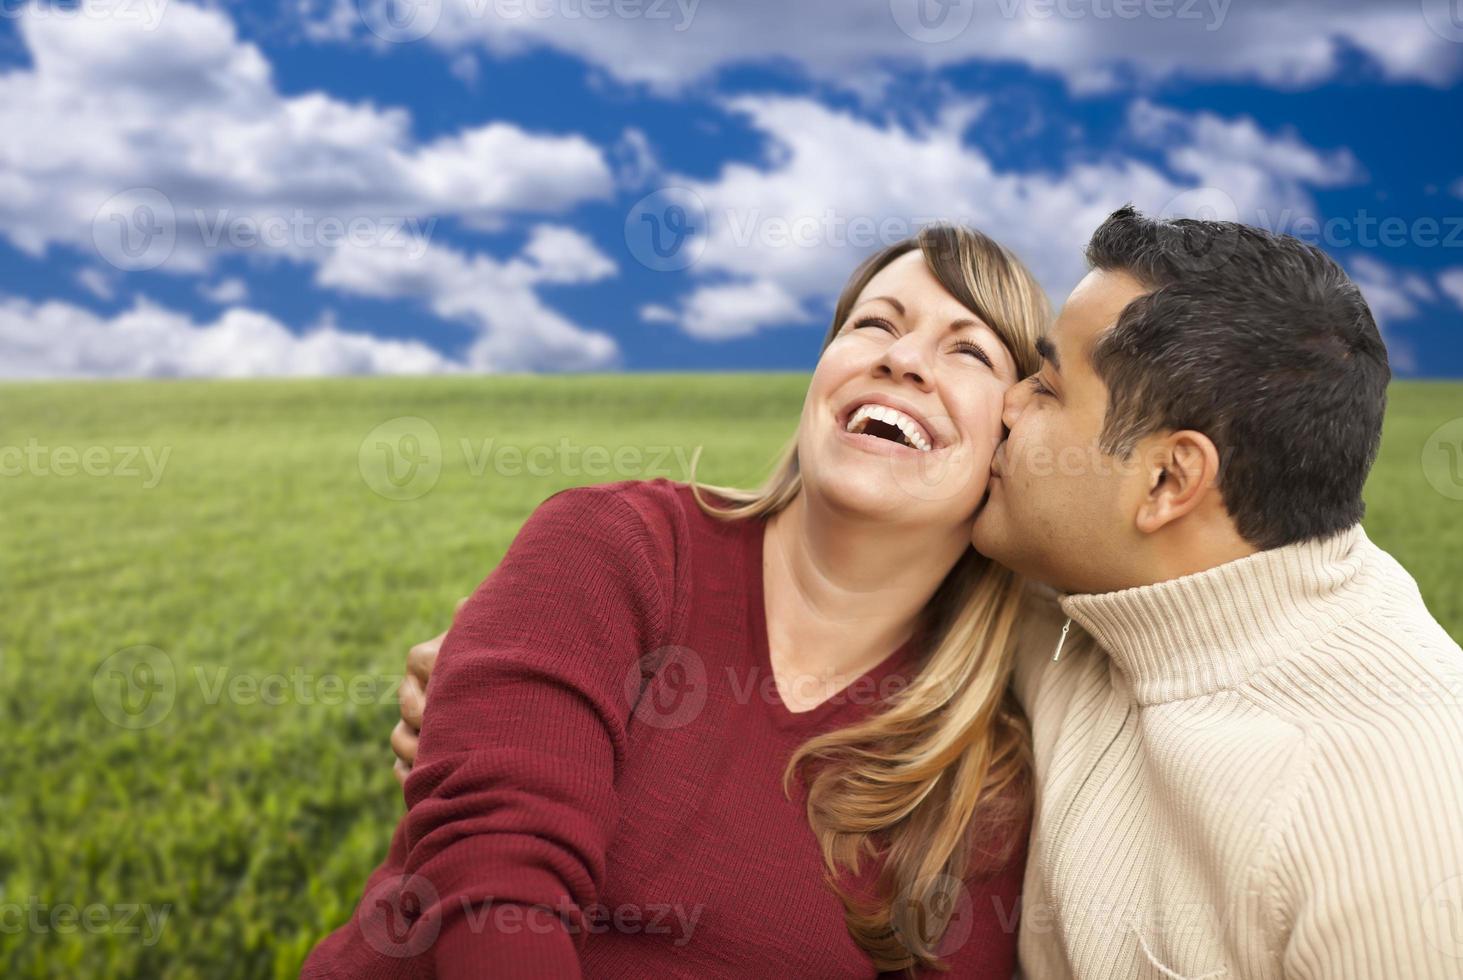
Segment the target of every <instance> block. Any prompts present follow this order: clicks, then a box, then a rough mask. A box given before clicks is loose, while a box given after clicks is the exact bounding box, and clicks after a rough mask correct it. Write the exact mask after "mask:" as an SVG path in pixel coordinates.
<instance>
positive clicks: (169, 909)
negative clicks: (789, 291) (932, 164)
mask: <svg viewBox="0 0 1463 980" xmlns="http://www.w3.org/2000/svg"><path fill="white" fill-rule="evenodd" d="M805 385H806V377H805V376H802V375H791V374H789V375H716V376H705V375H696V376H674V375H650V376H645V375H639V376H615V377H552V378H517V377H497V378H445V379H444V378H439V379H427V380H418V379H411V380H394V379H366V380H332V381H304V382H224V383H198V382H178V383H117V384H34V385H8V386H4V387H0V405H3V406H4V410H3V414H0V452H4V453H5V454H6V455H5V456H3V457H0V466H3V467H4V470H3V473H4V475H0V521H3V525H0V526H3V529H4V537H3V547H0V569H3V571H0V583H3V589H4V596H5V602H4V609H3V616H0V699H3V701H0V703H3V711H4V714H3V717H4V719H5V721H6V726H5V735H4V737H5V739H6V742H7V744H6V746H5V752H4V759H5V761H4V774H3V778H0V811H3V813H4V815H5V817H4V826H5V832H4V833H3V834H0V975H3V976H5V977H38V976H58V977H102V976H146V977H224V976H239V977H244V976H248V977H259V976H281V977H284V976H294V975H295V974H296V973H297V972H298V968H299V964H300V962H301V961H302V960H303V958H304V956H305V954H306V953H307V952H308V951H309V949H310V947H311V946H312V945H313V944H314V943H315V942H316V941H317V940H318V939H319V938H320V937H321V936H322V935H323V934H324V933H325V932H327V931H328V930H330V929H331V928H333V927H334V926H336V925H338V924H340V923H341V922H343V921H344V920H345V919H346V918H347V917H348V916H349V914H350V910H351V908H352V905H353V903H354V901H355V900H356V898H357V897H358V895H359V889H360V886H361V884H362V882H363V881H364V878H365V875H366V872H367V871H368V870H369V869H370V868H371V867H372V866H373V865H374V864H375V863H376V862H377V861H379V859H380V858H381V856H382V855H383V854H384V851H385V847H386V843H387V840H388V838H389V836H390V832H391V829H392V827H393V825H394V824H395V821H396V819H397V817H398V816H399V814H400V812H401V810H402V803H401V800H400V791H399V789H398V787H397V784H396V782H395V780H394V779H393V778H392V775H391V771H390V758H391V756H390V752H389V749H388V748H387V745H386V737H387V734H388V732H389V730H390V728H391V725H392V724H393V722H394V719H395V715H396V706H395V700H394V690H395V682H396V680H397V678H398V677H399V674H400V670H401V665H402V661H403V659H404V657H405V653H406V649H407V647H408V646H410V645H411V644H412V643H413V642H415V641H417V640H420V639H424V638H426V637H429V636H431V635H433V634H435V633H437V632H439V631H440V630H441V629H443V628H445V626H446V624H447V623H448V620H449V618H450V613H451V610H452V607H453V603H454V601H455V600H456V599H457V598H458V597H459V596H461V595H464V594H466V593H467V592H469V591H470V590H471V589H472V588H473V587H474V586H475V585H476V584H477V583H478V582H479V581H480V580H481V579H482V578H483V577H484V575H486V573H487V572H488V571H489V570H490V569H491V568H492V567H493V565H494V563H495V562H496V561H497V559H498V558H499V556H500V555H501V554H502V553H503V551H504V549H505V548H506V547H507V545H508V543H509V542H510V541H511V539H512V537H513V534H514V533H515V531H516V529H517V527H518V525H519V524H520V522H521V521H522V520H523V518H524V517H525V516H526V515H527V514H528V513H529V512H530V511H531V510H532V509H533V507H534V506H535V505H536V504H537V503H538V502H539V501H540V500H542V499H543V498H544V497H546V496H548V495H549V494H550V493H552V492H554V491H555V490H557V489H560V488H561V487H565V486H570V485H575V484H585V483H602V482H608V481H611V480H618V479H630V478H649V477H655V476H667V477H671V478H674V479H684V478H685V476H686V471H685V461H686V460H688V459H689V456H690V453H691V451H692V450H693V449H694V448H695V447H696V446H698V445H699V446H702V447H703V452H702V457H701V466H700V470H699V473H698V475H699V476H701V477H702V478H703V479H707V480H711V481H714V482H728V483H743V484H750V483H753V482H755V481H757V480H758V479H759V478H760V477H761V476H762V475H763V473H764V472H765V471H766V469H767V466H768V464H769V463H770V461H771V459H772V458H773V456H774V455H775V453H776V450H777V449H778V448H779V447H780V446H781V445H782V444H783V442H784V440H785V439H786V438H787V437H788V436H789V435H790V434H791V432H792V429H793V425H794V423H795V421H796V418H797V414H798V410H799V406H800V405H801V401H802V393H803V390H804V387H805ZM1458 416H1463V386H1459V385H1443V384H1422V383H1417V384H1404V385H1398V386H1397V387H1396V388H1395V389H1394V391H1393V396H1392V409H1391V413H1390V417H1389V424H1388V429H1387V435H1386V439H1385V443H1384V447H1383V452H1382V458H1381V460H1380V462H1379V464H1378V466H1377V469H1376V471H1375V474H1374V476H1373V479H1372V482H1371V484H1370V486H1369V489H1368V503H1369V514H1368V519H1367V527H1368V530H1369V533H1370V534H1371V535H1372V537H1373V538H1374V539H1375V540H1377V541H1378V542H1379V543H1380V544H1381V545H1382V546H1383V547H1386V548H1388V549H1390V550H1391V551H1392V552H1393V553H1394V554H1395V555H1396V556H1397V557H1398V558H1399V559H1401V560H1402V561H1403V562H1404V563H1405V564H1406V565H1407V566H1408V567H1409V568H1410V569H1411V570H1412V572H1413V573H1414V575H1415V576H1416V577H1417V579H1418V580H1419V582H1420V583H1421V586H1422V590H1423V594H1424V596H1425V597H1426V598H1427V600H1428V602H1429V604H1430V606H1431V608H1432V609H1433V612H1434V613H1435V614H1436V615H1437V616H1438V618H1439V619H1441V620H1442V621H1443V623H1444V624H1445V625H1446V626H1447V627H1448V629H1449V630H1450V631H1451V632H1452V634H1453V636H1454V637H1457V638H1460V639H1463V589H1460V588H1459V587H1458V584H1457V583H1458V582H1459V581H1460V577H1463V519H1460V518H1463V501H1460V500H1456V499H1452V498H1451V497H1449V496H1445V495H1444V493H1442V492H1440V491H1439V490H1437V489H1435V488H1434V486H1433V485H1431V484H1430V483H1429V481H1428V478H1427V474H1426V473H1425V465H1433V466H1434V472H1433V477H1434V482H1436V480H1437V479H1438V475H1437V474H1438V472H1441V471H1439V470H1437V468H1436V465H1435V463H1436V461H1434V462H1432V463H1430V462H1429V460H1428V457H1427V453H1428V452H1430V451H1431V452H1436V451H1438V447H1437V446H1436V445H1430V444H1429V442H1428V440H1429V436H1430V434H1432V433H1434V431H1435V430H1436V429H1437V428H1438V427H1439V426H1440V425H1442V424H1443V423H1445V422H1447V421H1449V420H1450V419H1453V418H1455V417H1458ZM402 419H416V420H418V421H402ZM393 420H396V421H393ZM383 425H384V426H385V427H384V428H378V427H381V426H383ZM434 438H435V440H436V442H437V448H434V446H433V444H432V442H433V439H434ZM383 444H384V445H386V446H390V447H395V448H396V450H398V451H399V454H398V455H396V456H395V457H393V458H392V460H390V461H388V459H387V458H386V456H384V455H383V453H384V451H385V450H383V448H382V446H383ZM411 460H416V461H417V465H416V467H415V469H413V468H411ZM439 466H440V471H438V467H439ZM1445 475H1446V474H1445ZM1457 489H1458V492H1457V494H1455V496H1463V484H1460V485H1459V486H1458V488H1457Z"/></svg>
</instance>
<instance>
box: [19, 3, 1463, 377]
mask: <svg viewBox="0 0 1463 980" xmlns="http://www.w3.org/2000/svg"><path fill="white" fill-rule="evenodd" d="M1460 75H1463V0H1411V2H1405V3H1378V2H1375V0H1373V2H1348V0H1341V2H1333V3H1329V4H1324V5H1322V4H1317V3H1307V2H1299V0H1266V2H1264V3H1260V2H1259V0H1249V2H1248V3H1247V2H1245V0H838V2H827V3H802V4H788V3H785V2H777V0H742V2H736V3H733V2H727V0H722V2H713V0H400V2H397V3H391V2H387V0H297V2H292V3H285V4H280V5H272V4H266V3H254V2H251V3H249V4H247V5H246V4H243V3H215V4H204V3H199V2H184V0H87V2H84V3H68V4H46V5H39V6H37V5H25V4H22V3H20V2H19V0H8V2H6V3H4V4H3V5H0V132H4V133H5V134H6V135H5V136H4V143H3V150H0V376H8V377H64V376H155V377H171V376H249V375H290V374H347V373H376V372H408V373H425V372H437V371H476V372H492V371H577V370H681V369H687V370H701V369H708V370H710V369H715V370H724V369H765V368H777V369H807V368H809V367H811V365H812V362H813V360H814V358H815V356H816V351H817V344H818V341H819V339H820V337H821V334H822V332H823V330H824V329H825V328H826V326H827V318H828V316H829V315H830V312H831V305H832V299H833V297H834V296H835V295H836V293H837V291H838V289H839V287H840V286H841V285H842V283H843V281H844V279H845V278H846V276H847V275H848V273H849V271H851V270H852V268H853V267H854V265H855V264H856V263H857V261H858V260H859V259H860V258H861V257H862V256H863V255H865V254H867V253H868V252H870V251H873V250H874V249H876V248H877V247H879V246H880V245H883V244H886V243H888V242H890V241H894V240H897V239H899V238H902V237H904V236H905V235H906V234H908V233H910V232H912V231H914V230H915V229H917V228H918V226H919V225H920V224H922V223H924V222H928V221H931V220H935V219H949V220H957V221H965V222H968V223H971V224H974V225H976V226H977V227H980V228H981V229H982V230H984V231H986V232H987V233H989V234H991V235H993V236H994V237H996V238H997V239H999V240H1001V241H1003V242H1005V243H1006V244H1007V245H1009V246H1010V247H1012V248H1013V249H1014V250H1015V251H1016V252H1017V253H1018V254H1019V255H1020V256H1021V257H1022V258H1023V259H1025V260H1026V261H1027V263H1028V264H1029V265H1030V266H1031V267H1032V268H1033V270H1034V271H1035V272H1036V273H1037V275H1038V276H1039V277H1040V279H1041V280H1042V282H1043V283H1044V285H1045V286H1046V287H1047V289H1048V291H1049V292H1050V293H1051V294H1052V297H1053V299H1054V301H1057V302H1060V300H1061V298H1062V297H1063V296H1064V295H1065V293H1066V291H1067V289H1068V288H1070V286H1071V285H1072V284H1073V283H1074V282H1075V281H1076V279H1077V278H1079V277H1080V275H1081V272H1082V265H1081V256H1080V250H1081V246H1082V243H1083V242H1084V241H1085V239H1086V237H1087V235H1088V234H1089V233H1090V232H1091V230H1092V228H1093V227H1095V225H1096V224H1097V222H1098V221H1100V220H1101V218H1102V216H1103V215H1104V214H1106V213H1107V212H1108V211H1110V210H1112V209H1113V208H1114V207H1117V206H1118V205H1120V204H1123V203H1125V202H1127V201H1133V202H1134V203H1136V204H1137V205H1138V206H1139V207H1141V208H1143V209H1145V210H1148V211H1150V212H1153V213H1162V214H1167V215H1179V214H1206V215H1218V216H1221V217H1230V218H1237V219H1239V220H1244V221H1248V222H1251V223H1256V224H1260V225H1263V226H1265V227H1268V228H1271V229H1273V230H1277V231H1286V232H1290V233H1293V234H1297V235H1299V236H1300V237H1302V238H1305V239H1307V240H1310V241H1314V242H1316V243H1317V244H1320V245H1322V246H1323V247H1325V248H1326V249H1327V250H1328V251H1330V252H1331V254H1333V255H1334V256H1336V257H1337V258H1338V259H1339V260H1341V261H1342V262H1343V264H1345V265H1346V267H1347V268H1348V269H1349V270H1350V271H1351V273H1352V275H1353V276H1354V277H1355V278H1356V280H1357V281H1358V283H1359V284H1360V285H1361V286H1362V288H1363V290H1364V292H1365V293H1366V295H1367V297H1368V299H1369V301H1370V302H1371V304H1372V307H1373V311H1374V313H1375V314H1376V315H1377V318H1378V320H1379V322H1381V324H1382V326H1383V330H1384V333H1385V335H1386V336H1387V338H1388V342H1389V346H1390V348H1391V351H1392V357H1393V363H1394V368H1395V369H1396V371H1397V373H1398V374H1401V375H1409V376H1455V377H1456V376H1463V343H1460V342H1459V325H1460V318H1463V164H1460V160H1463V152H1460V151H1463V137H1460V135H1459V128H1460V127H1459V125H1458V123H1459V120H1460V119H1463V97H1460V88H1459V79H1460ZM656 236H658V237H656Z"/></svg>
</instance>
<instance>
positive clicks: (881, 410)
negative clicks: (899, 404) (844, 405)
mask: <svg viewBox="0 0 1463 980" xmlns="http://www.w3.org/2000/svg"><path fill="white" fill-rule="evenodd" d="M870 422H883V423H884V424H885V425H891V426H893V427H894V428H895V429H896V430H898V432H899V434H900V436H902V437H903V442H904V444H905V445H908V446H912V447H914V448H915V449H918V450H919V451H920V452H925V453H927V452H929V451H930V440H929V437H928V436H926V435H925V431H924V429H923V427H921V426H920V424H919V423H918V422H916V421H915V420H914V419H912V418H910V417H909V416H908V415H905V414H904V413H903V412H901V411H899V410H898V409H893V408H889V407H888V406H886V405H862V406H860V407H859V409H858V410H857V411H856V412H854V413H853V415H851V416H849V419H848V425H847V426H845V428H846V429H847V430H848V431H849V432H853V433H859V432H864V431H865V430H866V429H868V427H869V423H870ZM870 434H871V435H873V434H875V433H870Z"/></svg>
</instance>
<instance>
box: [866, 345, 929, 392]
mask: <svg viewBox="0 0 1463 980" xmlns="http://www.w3.org/2000/svg"><path fill="white" fill-rule="evenodd" d="M877 370H878V372H879V373H880V374H884V375H886V376H888V377H890V378H893V379H894V380H895V381H902V382H906V383H908V384H912V385H916V386H918V387H921V388H926V387H928V386H929V384H930V378H931V372H930V369H929V364H928V362H927V360H926V357H925V353H924V348H923V347H922V345H921V344H920V343H919V338H918V337H915V336H913V335H912V334H905V335H904V336H903V337H900V338H899V339H898V340H896V341H894V343H892V344H890V345H889V346H888V347H887V348H885V350H884V356H883V357H881V358H879V364H878V366H877Z"/></svg>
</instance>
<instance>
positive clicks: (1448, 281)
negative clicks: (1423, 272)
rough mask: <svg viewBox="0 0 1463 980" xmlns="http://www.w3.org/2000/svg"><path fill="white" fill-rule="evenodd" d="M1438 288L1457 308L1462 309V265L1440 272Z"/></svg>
mask: <svg viewBox="0 0 1463 980" xmlns="http://www.w3.org/2000/svg"><path fill="white" fill-rule="evenodd" d="M1438 288H1439V289H1441V290H1442V291H1443V292H1444V294H1446V295H1447V296H1448V298H1449V299H1451V300H1452V301H1453V302H1454V303H1456V304H1457V306H1458V309H1460V310H1463V266H1459V267H1457V268H1453V269H1445V270H1443V271H1442V272H1440V273H1439V274H1438Z"/></svg>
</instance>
